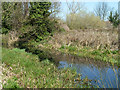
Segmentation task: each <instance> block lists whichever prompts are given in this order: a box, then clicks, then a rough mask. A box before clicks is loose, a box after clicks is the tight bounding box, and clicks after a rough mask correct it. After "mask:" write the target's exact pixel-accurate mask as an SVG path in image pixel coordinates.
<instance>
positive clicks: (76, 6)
mask: <svg viewBox="0 0 120 90" xmlns="http://www.w3.org/2000/svg"><path fill="white" fill-rule="evenodd" d="M66 3H67V7H68V9H69V11H70V13H72V14H75V13H77V12H78V11H80V10H82V9H83V8H84V4H83V3H81V2H75V0H72V2H67V0H66Z"/></svg>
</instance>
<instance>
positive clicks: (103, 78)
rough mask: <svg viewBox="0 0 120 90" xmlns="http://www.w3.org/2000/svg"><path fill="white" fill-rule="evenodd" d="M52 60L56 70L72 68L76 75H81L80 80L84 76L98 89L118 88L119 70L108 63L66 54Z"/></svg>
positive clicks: (56, 56) (55, 56)
mask: <svg viewBox="0 0 120 90" xmlns="http://www.w3.org/2000/svg"><path fill="white" fill-rule="evenodd" d="M53 58H54V60H55V61H56V63H57V66H58V69H61V68H66V67H69V68H72V69H75V70H76V71H77V73H78V74H79V73H80V74H82V76H81V78H82V79H84V78H85V77H86V76H87V77H88V79H90V80H92V81H91V84H92V85H94V86H95V87H99V88H118V87H119V86H120V85H118V83H119V80H120V79H119V77H120V75H118V72H120V68H118V67H117V66H115V65H114V66H112V65H110V63H105V62H103V61H100V60H98V61H97V60H93V59H90V58H80V57H77V56H73V55H68V54H59V55H54V57H53Z"/></svg>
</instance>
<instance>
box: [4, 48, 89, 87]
mask: <svg viewBox="0 0 120 90" xmlns="http://www.w3.org/2000/svg"><path fill="white" fill-rule="evenodd" d="M2 51H3V52H2V63H3V64H5V68H7V69H8V70H9V71H10V72H11V73H13V74H12V76H11V77H10V78H8V79H7V82H6V83H5V84H4V85H3V88H23V87H24V88H25V87H27V88H67V87H69V88H72V87H90V85H89V84H90V83H88V79H87V78H86V79H84V80H81V78H80V76H79V75H77V73H76V72H75V70H70V69H60V70H58V68H57V67H56V65H55V64H54V63H52V62H50V61H49V60H47V59H46V60H43V61H41V62H40V60H39V58H38V56H37V55H33V54H31V53H26V52H25V50H24V49H22V50H20V49H17V48H15V49H12V50H10V49H5V48H3V49H2ZM7 72H8V71H6V72H5V71H3V74H4V76H6V73H7Z"/></svg>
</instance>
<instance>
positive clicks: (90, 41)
mask: <svg viewBox="0 0 120 90" xmlns="http://www.w3.org/2000/svg"><path fill="white" fill-rule="evenodd" d="M48 43H49V44H52V45H54V46H55V47H57V48H59V47H61V46H62V45H75V46H80V45H82V46H90V47H93V48H97V49H98V48H109V49H112V50H113V49H117V48H118V31H117V30H115V31H112V30H110V31H109V30H69V31H68V30H66V32H62V33H55V34H54V35H53V37H52V39H51V40H50V41H49V42H48Z"/></svg>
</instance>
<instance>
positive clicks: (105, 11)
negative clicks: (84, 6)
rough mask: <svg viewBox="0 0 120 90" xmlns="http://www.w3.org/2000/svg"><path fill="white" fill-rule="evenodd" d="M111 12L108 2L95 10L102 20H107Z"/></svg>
mask: <svg viewBox="0 0 120 90" xmlns="http://www.w3.org/2000/svg"><path fill="white" fill-rule="evenodd" d="M108 11H109V6H108V4H107V3H106V2H99V3H98V4H97V5H96V8H95V9H94V12H95V15H96V16H99V17H100V19H101V20H105V18H106V16H107V14H108Z"/></svg>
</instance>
